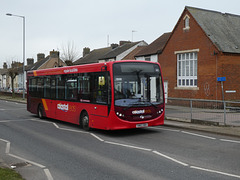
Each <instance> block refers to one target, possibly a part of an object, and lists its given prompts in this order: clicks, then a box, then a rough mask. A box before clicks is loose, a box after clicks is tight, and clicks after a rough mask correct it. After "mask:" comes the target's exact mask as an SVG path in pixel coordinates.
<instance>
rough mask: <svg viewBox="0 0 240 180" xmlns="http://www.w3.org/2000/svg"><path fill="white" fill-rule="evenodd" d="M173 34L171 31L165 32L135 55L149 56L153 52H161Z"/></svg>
mask: <svg viewBox="0 0 240 180" xmlns="http://www.w3.org/2000/svg"><path fill="white" fill-rule="evenodd" d="M170 35H171V32H168V33H164V34H163V35H161V36H160V37H159V38H157V39H156V40H154V41H153V42H152V43H151V44H149V45H148V46H146V47H145V48H143V49H142V50H141V51H140V52H139V53H137V54H136V55H135V57H138V56H149V55H152V54H160V53H162V51H163V48H164V47H165V45H166V43H167V41H168V39H169V37H170Z"/></svg>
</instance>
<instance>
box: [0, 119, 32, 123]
mask: <svg viewBox="0 0 240 180" xmlns="http://www.w3.org/2000/svg"><path fill="white" fill-rule="evenodd" d="M16 121H33V119H18V120H0V123H6V122H16Z"/></svg>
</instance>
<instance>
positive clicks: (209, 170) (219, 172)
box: [190, 166, 240, 179]
mask: <svg viewBox="0 0 240 180" xmlns="http://www.w3.org/2000/svg"><path fill="white" fill-rule="evenodd" d="M190 168H193V169H197V170H201V171H207V172H212V173H216V174H221V175H225V176H230V177H235V178H239V179H240V176H239V175H235V174H229V173H225V172H221V171H215V170H211V169H205V168H201V167H196V166H190Z"/></svg>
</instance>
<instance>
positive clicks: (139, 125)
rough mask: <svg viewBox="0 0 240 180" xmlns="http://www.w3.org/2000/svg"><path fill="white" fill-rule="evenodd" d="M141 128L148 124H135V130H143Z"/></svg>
mask: <svg viewBox="0 0 240 180" xmlns="http://www.w3.org/2000/svg"><path fill="white" fill-rule="evenodd" d="M143 127H148V123H144V124H137V125H136V128H143Z"/></svg>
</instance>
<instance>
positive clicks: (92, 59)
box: [73, 47, 113, 65]
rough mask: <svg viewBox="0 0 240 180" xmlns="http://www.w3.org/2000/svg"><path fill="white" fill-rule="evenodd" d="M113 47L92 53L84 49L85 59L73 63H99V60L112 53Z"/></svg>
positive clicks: (95, 50)
mask: <svg viewBox="0 0 240 180" xmlns="http://www.w3.org/2000/svg"><path fill="white" fill-rule="evenodd" d="M112 48H113V47H105V48H99V49H94V50H92V51H90V49H89V48H84V49H83V57H81V58H80V59H78V60H76V61H74V62H73V64H74V65H80V64H90V63H98V62H99V58H101V57H102V56H104V55H105V54H106V53H108V52H110V51H111V50H112Z"/></svg>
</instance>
